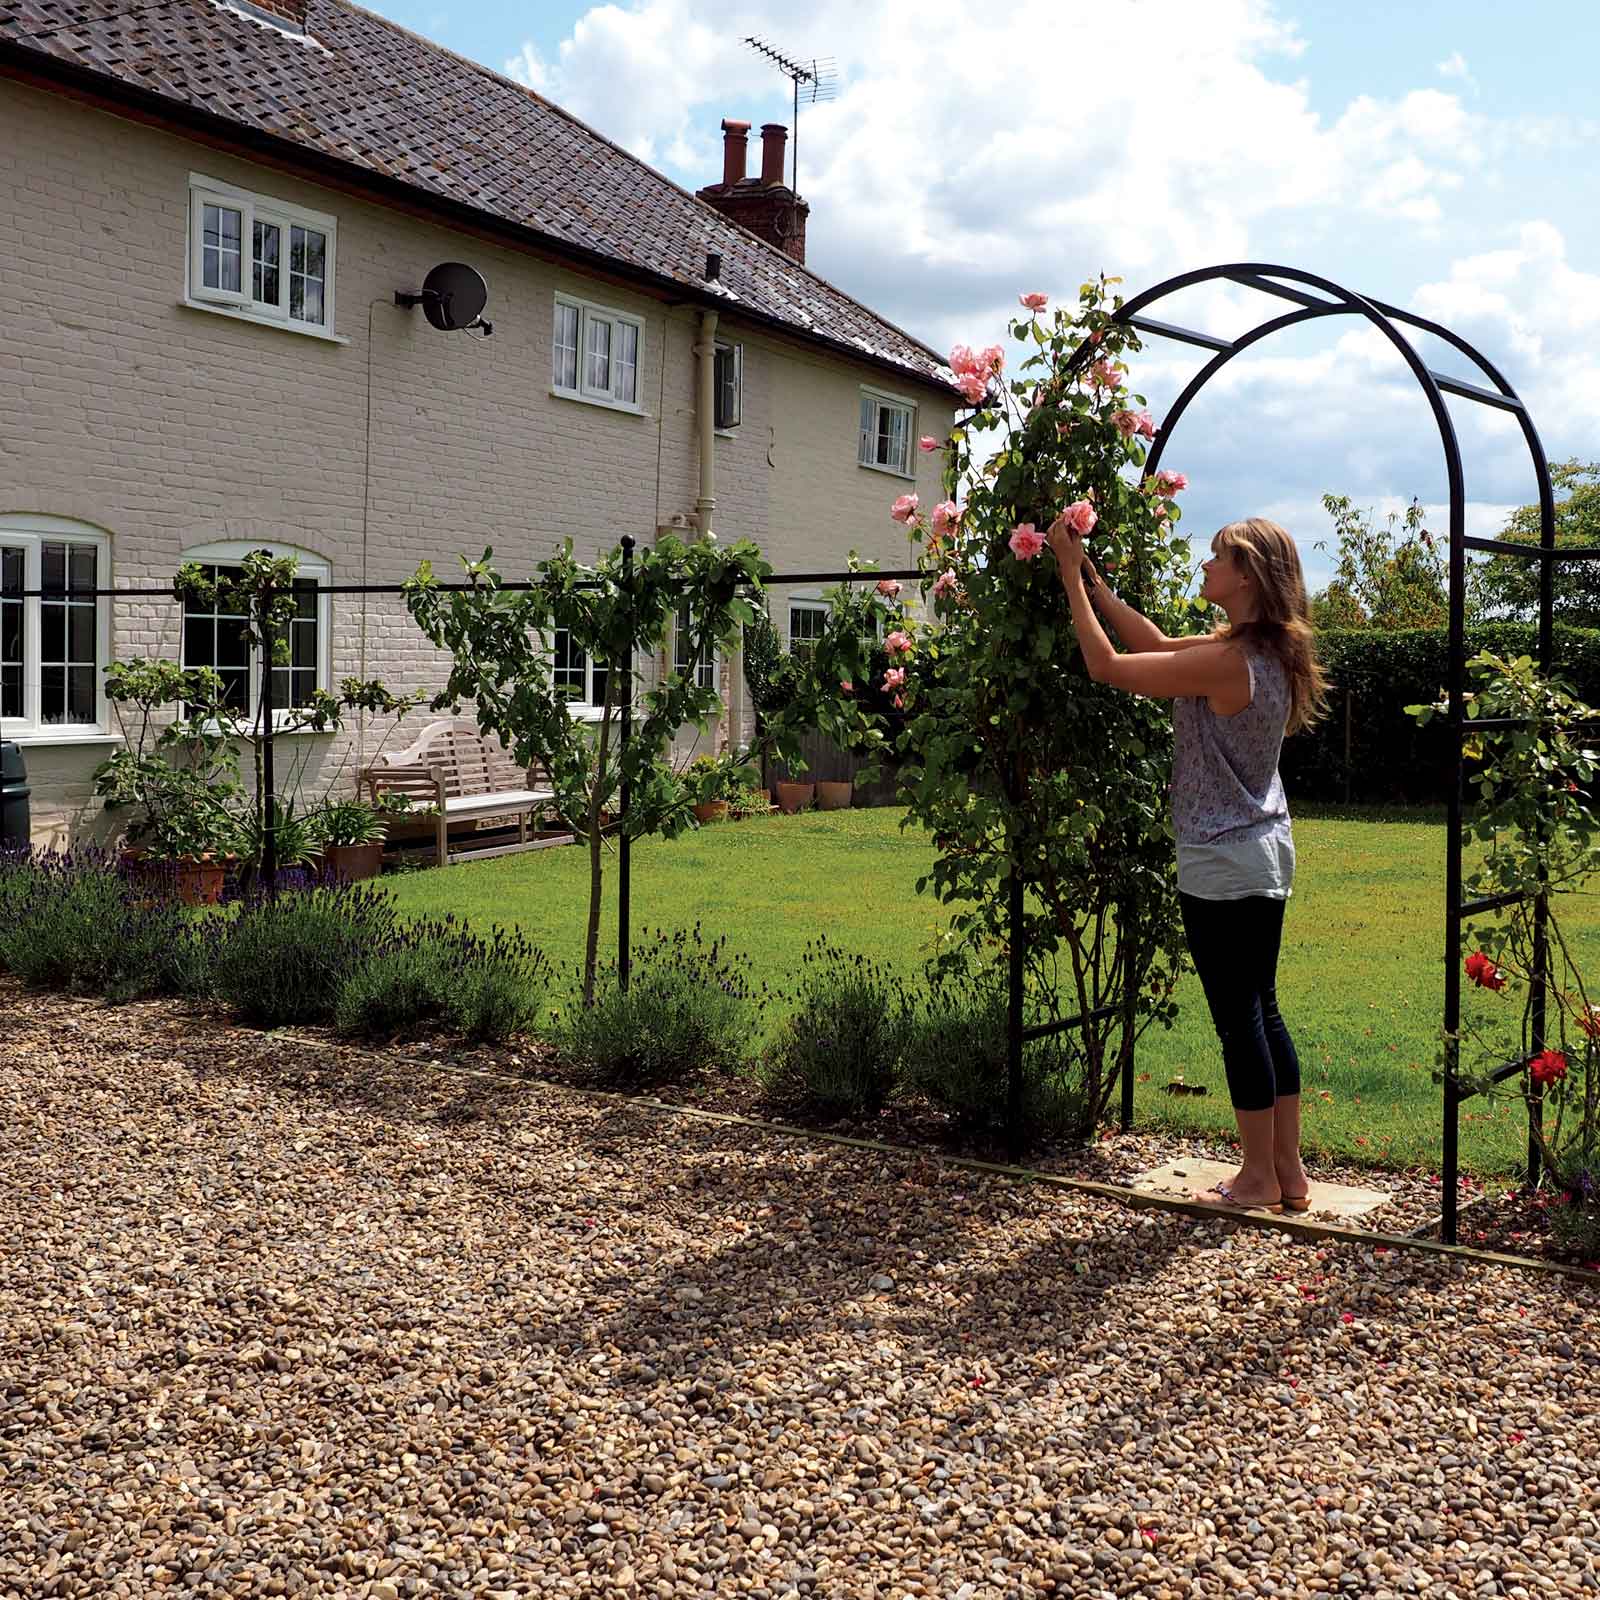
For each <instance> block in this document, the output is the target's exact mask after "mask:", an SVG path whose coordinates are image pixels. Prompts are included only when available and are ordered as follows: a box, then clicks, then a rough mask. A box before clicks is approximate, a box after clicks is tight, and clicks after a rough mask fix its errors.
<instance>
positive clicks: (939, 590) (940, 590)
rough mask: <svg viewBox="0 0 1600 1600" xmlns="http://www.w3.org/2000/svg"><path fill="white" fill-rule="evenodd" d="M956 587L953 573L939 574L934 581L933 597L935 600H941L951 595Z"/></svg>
mask: <svg viewBox="0 0 1600 1600" xmlns="http://www.w3.org/2000/svg"><path fill="white" fill-rule="evenodd" d="M957 587H958V585H957V582H956V575H955V573H953V572H941V573H940V574H939V576H938V577H937V578H936V579H935V580H934V584H933V597H934V599H935V600H942V599H944V597H945V596H946V595H947V594H951V593H953V592H954V591H955V589H956V588H957Z"/></svg>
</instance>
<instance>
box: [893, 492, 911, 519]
mask: <svg viewBox="0 0 1600 1600" xmlns="http://www.w3.org/2000/svg"><path fill="white" fill-rule="evenodd" d="M889 515H890V516H891V517H893V518H894V520H895V521H896V522H904V523H907V524H909V523H912V522H914V521H915V520H916V516H917V497H916V496H915V495H914V494H903V495H901V496H900V498H899V499H898V500H896V501H895V503H894V504H893V505H892V506H890V507H889Z"/></svg>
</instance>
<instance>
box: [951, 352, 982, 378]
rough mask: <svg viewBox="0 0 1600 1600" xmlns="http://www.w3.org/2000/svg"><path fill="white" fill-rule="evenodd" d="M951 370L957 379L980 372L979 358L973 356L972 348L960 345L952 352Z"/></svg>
mask: <svg viewBox="0 0 1600 1600" xmlns="http://www.w3.org/2000/svg"><path fill="white" fill-rule="evenodd" d="M950 370H951V371H952V372H953V373H955V374H956V376H957V377H961V376H962V375H963V374H965V373H968V372H976V371H977V370H978V358H977V357H976V356H975V355H973V353H972V350H971V348H970V346H968V345H964V344H958V345H956V346H955V347H954V348H953V349H952V350H951V351H950Z"/></svg>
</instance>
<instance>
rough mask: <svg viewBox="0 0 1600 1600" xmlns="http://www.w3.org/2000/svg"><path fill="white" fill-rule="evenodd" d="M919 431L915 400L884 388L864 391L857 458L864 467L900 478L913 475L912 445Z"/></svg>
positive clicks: (862, 394)
mask: <svg viewBox="0 0 1600 1600" xmlns="http://www.w3.org/2000/svg"><path fill="white" fill-rule="evenodd" d="M916 433H917V407H916V403H915V401H912V400H907V399H904V398H903V397H902V396H900V395H894V394H888V393H886V392H885V391H883V390H881V389H863V390H862V391H861V430H860V448H859V450H858V452H857V457H856V459H857V460H858V461H859V462H860V463H861V465H862V466H864V467H872V468H874V469H875V470H876V471H878V472H892V473H893V474H894V475H895V476H896V477H897V478H909V477H911V476H913V474H912V471H911V444H912V440H913V439H915V437H916Z"/></svg>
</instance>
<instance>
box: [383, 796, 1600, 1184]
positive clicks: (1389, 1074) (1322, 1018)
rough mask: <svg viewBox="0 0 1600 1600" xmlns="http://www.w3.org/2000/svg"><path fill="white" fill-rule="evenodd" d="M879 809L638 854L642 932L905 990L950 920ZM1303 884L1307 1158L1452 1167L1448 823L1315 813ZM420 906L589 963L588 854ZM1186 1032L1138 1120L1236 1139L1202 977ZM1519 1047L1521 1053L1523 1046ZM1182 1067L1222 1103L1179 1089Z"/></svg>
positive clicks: (1161, 1034) (1465, 1152) (426, 887)
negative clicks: (1447, 1141)
mask: <svg viewBox="0 0 1600 1600" xmlns="http://www.w3.org/2000/svg"><path fill="white" fill-rule="evenodd" d="M903 815H904V813H903V812H901V811H900V810H898V809H892V808H881V809H872V810H865V809H864V810H852V811H835V812H813V813H810V814H808V815H805V816H800V817H769V818H756V819H752V820H750V821H746V822H741V823H737V824H721V825H717V826H713V827H709V828H706V829H703V830H701V831H699V832H697V833H694V834H690V835H688V836H686V837H684V838H681V839H678V840H675V841H672V842H663V841H661V840H647V841H644V842H642V843H640V844H637V845H635V846H634V849H633V923H634V933H635V938H636V939H637V938H638V936H639V935H640V933H641V932H642V931H643V930H644V929H646V928H650V929H656V928H664V929H673V928H678V927H688V926H691V925H692V924H694V923H696V922H698V923H699V924H700V925H701V927H702V929H703V930H704V932H705V934H706V935H707V936H716V937H725V938H726V939H727V941H728V944H729V947H730V949H732V950H733V951H736V952H742V953H743V954H744V955H745V957H746V958H747V959H748V961H749V963H750V968H751V975H752V977H753V978H754V979H756V980H757V981H761V980H764V981H765V982H767V983H768V984H770V985H772V986H773V987H774V988H776V989H778V990H780V991H782V990H787V989H790V988H792V986H793V984H794V980H795V975H796V973H797V971H798V969H799V966H800V957H801V954H802V952H803V950H804V948H805V946H806V944H807V943H808V941H810V940H811V939H813V938H815V937H817V936H818V935H821V934H825V935H826V936H827V937H828V938H829V939H830V940H832V941H833V942H834V943H835V944H837V945H840V946H842V947H843V948H845V949H848V950H852V951H862V952H864V953H868V954H871V955H873V956H875V957H877V958H879V959H881V960H882V961H884V962H885V963H886V964H888V965H889V966H891V967H894V968H896V969H898V970H899V971H901V972H902V973H903V974H904V975H905V976H906V977H908V978H916V977H918V976H919V974H920V967H921V963H922V961H923V959H924V958H925V956H926V955H927V954H928V953H929V951H930V950H931V948H932V946H933V943H934V941H935V940H936V939H937V938H938V936H939V935H940V933H942V932H943V931H944V929H945V928H946V926H947V925H948V921H949V912H948V910H947V909H946V908H945V907H942V906H940V905H939V904H938V903H937V902H936V901H934V900H933V899H932V898H931V896H928V895H922V896H919V895H918V894H917V893H916V880H917V879H918V877H920V876H922V875H923V874H924V873H926V872H928V871H929V869H930V867H931V865H932V861H933V851H932V849H931V846H930V845H929V843H928V841H927V838H926V835H924V833H923V832H922V831H921V829H920V828H910V829H906V830H904V831H902V829H901V828H900V821H901V818H902V816H903ZM1295 842H1296V849H1297V854H1298V872H1297V878H1296V887H1295V894H1294V898H1293V899H1292V900H1291V901H1290V904H1289V910H1288V915H1287V919H1286V922H1285V928H1284V942H1283V952H1282V956H1281V959H1280V964H1279V987H1278V992H1279V1000H1280V1004H1281V1006H1282V1009H1283V1013H1284V1017H1285V1019H1286V1020H1287V1022H1288V1024H1289V1027H1290V1029H1291V1031H1292V1033H1293V1035H1294V1038H1295V1042H1296V1045H1297V1048H1298V1051H1299V1055H1300V1061H1301V1070H1302V1077H1303V1084H1304V1112H1305V1130H1306V1143H1307V1148H1308V1150H1310V1151H1311V1152H1313V1153H1326V1154H1328V1155H1330V1156H1337V1157H1340V1158H1344V1159H1348V1160H1351V1161H1355V1162H1358V1163H1362V1164H1367V1163H1371V1164H1374V1165H1382V1166H1397V1167H1404V1166H1412V1165H1417V1166H1430V1167H1436V1166H1437V1163H1438V1159H1439V1150H1440V1125H1441V1111H1440V1090H1439V1088H1438V1086H1437V1085H1436V1084H1435V1083H1434V1082H1433V1078H1432V1069H1433V1064H1434V1059H1435V1055H1436V1052H1437V1041H1438V1034H1439V1027H1440V1021H1441V1017H1442V1007H1443V971H1442V955H1443V945H1444V915H1443V901H1444V827H1443V814H1442V812H1436V811H1409V812H1396V811H1392V810H1379V809H1375V808H1319V809H1312V808H1302V810H1301V812H1300V813H1299V814H1298V815H1297V817H1296V820H1295ZM384 881H385V883H386V885H387V886H389V887H390V888H391V889H392V892H393V894H394V897H395V900H396V902H397V904H398V905H399V907H400V908H401V910H402V911H403V912H408V913H414V914H419V915H420V914H433V915H442V914H443V913H445V912H454V913H455V914H456V916H457V917H459V918H464V919H465V920H466V921H468V922H469V923H471V924H472V925H473V926H484V927H487V926H488V925H489V924H491V923H499V924H501V925H503V926H507V927H515V928H518V929H519V930H521V931H522V932H523V933H524V934H526V935H527V936H528V938H529V939H531V940H532V941H533V942H534V943H536V944H538V945H539V946H540V947H541V948H543V949H544V950H545V951H546V953H547V954H548V955H549V956H550V957H551V958H552V960H553V961H554V963H555V965H556V968H557V970H558V971H559V972H562V973H564V974H565V973H571V974H575V973H576V970H577V967H578V964H579V962H580V960H581V957H582V950H583V927H584V919H585V916H586V913H587V904H588V858H587V853H586V852H585V851H583V850H581V849H558V850H541V851H535V852H532V853H530V854H527V855H521V856H511V857H501V858H498V859H494V860H490V861H484V862H480V863H475V864H463V865H460V866H453V867H450V868H448V869H446V870H445V871H442V872H441V871H436V870H435V871H428V872H419V873H411V874H404V875H400V876H395V877H390V878H387V879H385V880H384ZM606 889H607V900H606V908H605V921H604V924H603V932H602V947H601V948H602V954H603V955H605V956H607V957H609V956H612V955H614V954H615V951H616V862H615V857H614V856H611V857H608V861H607V884H606ZM1560 914H1561V916H1562V919H1563V926H1564V927H1565V928H1566V929H1567V932H1568V936H1569V938H1571V939H1572V940H1574V942H1575V952H1574V953H1575V954H1578V955H1579V959H1580V960H1585V958H1587V959H1588V960H1589V961H1592V960H1594V959H1595V958H1596V957H1600V908H1597V907H1596V906H1595V904H1594V902H1593V900H1592V899H1590V898H1589V897H1587V896H1583V897H1570V898H1566V899H1564V900H1563V902H1562V905H1561V912H1560ZM1176 998H1177V1000H1178V1002H1179V1006H1180V1015H1179V1020H1178V1023H1177V1025H1176V1026H1175V1027H1174V1028H1173V1029H1171V1030H1170V1031H1164V1030H1161V1029H1159V1028H1157V1029H1153V1030H1152V1031H1150V1032H1148V1033H1147V1034H1146V1035H1145V1036H1144V1038H1143V1039H1142V1040H1141V1042H1140V1046H1139V1056H1138V1072H1139V1080H1140V1081H1139V1084H1138V1090H1137V1095H1136V1101H1135V1107H1136V1115H1137V1117H1138V1119H1139V1121H1140V1122H1141V1123H1143V1124H1145V1125H1149V1126H1159V1127H1168V1128H1172V1129H1174V1130H1218V1129H1220V1130H1231V1128H1232V1116H1231V1113H1230V1111H1229V1108H1228V1099H1227V1091H1226V1084H1225V1082H1224V1079H1223V1074H1222V1063H1221V1056H1220V1052H1219V1049H1218V1046H1217V1041H1216V1036H1215V1034H1214V1032H1213V1031H1212V1027H1211V1020H1210V1016H1209V1013H1208V1012H1207V1010H1206V1005H1205V999H1204V996H1203V995H1202V993H1201V991H1200V986H1199V983H1198V980H1197V979H1195V977H1194V976H1193V974H1190V975H1189V976H1187V977H1186V978H1185V979H1184V981H1183V982H1182V984H1181V985H1180V987H1179V989H1178V992H1177V997H1176ZM1467 1003H1468V1004H1470V1005H1472V1006H1475V1007H1477V1008H1479V1009H1480V1010H1481V1011H1482V1013H1483V1014H1484V1015H1486V1016H1494V1017H1504V1018H1505V1019H1506V1021H1507V1022H1508V1023H1510V1022H1511V1021H1512V1020H1513V1019H1514V1015H1515V1012H1516V1008H1515V1006H1514V1005H1512V1004H1508V1003H1507V1001H1506V1000H1505V999H1504V998H1503V997H1498V996H1493V995H1490V994H1487V993H1481V992H1478V991H1469V993H1468V995H1467ZM1511 1048H1512V1046H1511V1043H1510V1041H1509V1039H1508V1049H1507V1054H1510V1052H1511ZM1179 1074H1181V1075H1182V1077H1183V1078H1184V1080H1185V1081H1186V1082H1187V1083H1190V1084H1199V1085H1204V1086H1205V1088H1206V1089H1207V1091H1208V1092H1207V1094H1206V1095H1205V1096H1204V1097H1199V1096H1182V1097H1179V1096H1173V1095H1170V1094H1167V1093H1165V1092H1164V1089H1163V1086H1164V1085H1166V1084H1167V1083H1169V1082H1170V1081H1171V1080H1172V1079H1173V1078H1175V1077H1176V1076H1178V1075H1179ZM1461 1132H1462V1159H1463V1163H1464V1164H1465V1165H1467V1166H1468V1167H1470V1168H1471V1169H1472V1170H1474V1171H1476V1172H1478V1173H1480V1174H1483V1175H1489V1174H1492V1173H1504V1172H1508V1171H1510V1170H1512V1168H1513V1167H1514V1166H1515V1164H1516V1163H1517V1162H1518V1161H1519V1159H1520V1158H1521V1154H1522V1152H1523V1149H1524V1147H1525V1143H1526V1119H1525V1117H1524V1115H1523V1114H1522V1112H1521V1110H1520V1108H1519V1107H1518V1106H1516V1105H1514V1104H1508V1103H1507V1102H1504V1101H1496V1102H1492V1103H1491V1102H1479V1101H1474V1102H1471V1103H1469V1104H1468V1105H1467V1106H1466V1107H1465V1108H1464V1110H1463V1113H1462V1130H1461Z"/></svg>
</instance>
